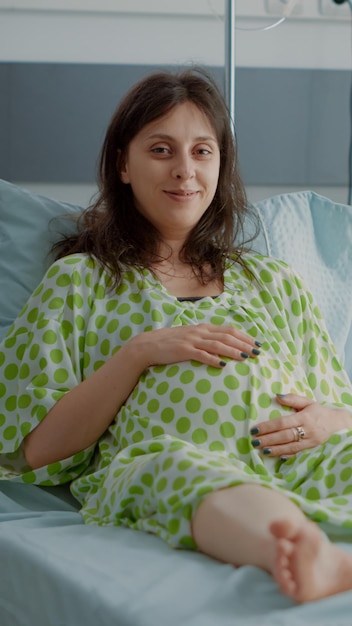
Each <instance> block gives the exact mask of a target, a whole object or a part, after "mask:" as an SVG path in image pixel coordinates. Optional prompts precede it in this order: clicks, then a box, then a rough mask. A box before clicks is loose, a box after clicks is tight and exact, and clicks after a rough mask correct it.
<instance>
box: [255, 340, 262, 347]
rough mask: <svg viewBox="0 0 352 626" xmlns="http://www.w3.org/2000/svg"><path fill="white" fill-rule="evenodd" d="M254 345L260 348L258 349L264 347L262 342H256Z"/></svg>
mask: <svg viewBox="0 0 352 626" xmlns="http://www.w3.org/2000/svg"><path fill="white" fill-rule="evenodd" d="M254 343H255V345H256V346H258V348H261V347H262V345H263V344H262V343H260V341H255V342H254Z"/></svg>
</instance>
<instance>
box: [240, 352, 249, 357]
mask: <svg viewBox="0 0 352 626" xmlns="http://www.w3.org/2000/svg"><path fill="white" fill-rule="evenodd" d="M241 356H242V357H243V358H244V359H248V357H249V354H247V353H246V352H241Z"/></svg>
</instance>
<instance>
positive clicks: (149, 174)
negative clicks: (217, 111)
mask: <svg viewBox="0 0 352 626" xmlns="http://www.w3.org/2000/svg"><path fill="white" fill-rule="evenodd" d="M219 170H220V150H219V145H218V141H217V138H216V134H215V131H214V129H213V128H212V126H211V124H210V122H209V120H208V118H207V116H206V115H205V114H204V113H203V112H202V111H201V110H200V109H198V107H197V106H196V105H195V104H193V103H192V102H185V103H184V104H179V105H176V106H175V107H174V108H173V109H171V111H169V112H168V113H167V114H166V115H163V116H162V117H160V118H158V119H157V120H154V121H153V122H151V123H150V124H147V125H146V126H144V128H142V130H141V131H140V132H139V133H138V134H137V135H136V136H135V137H134V138H133V139H132V141H131V142H130V144H129V146H128V149H127V154H126V159H125V162H124V164H123V166H122V169H121V171H120V176H121V180H122V182H123V183H126V184H130V185H131V188H132V192H133V196H134V199H135V203H136V208H137V209H138V210H139V211H140V212H141V213H142V214H143V215H144V216H145V217H146V218H147V219H148V220H149V221H150V222H151V223H152V224H153V225H154V226H155V227H156V228H157V229H158V230H159V232H160V233H161V235H162V236H163V238H164V239H165V240H170V241H171V240H174V239H178V240H183V239H185V238H186V236H187V234H188V233H189V231H190V230H191V229H192V228H193V227H194V226H195V225H196V224H197V222H198V221H199V219H200V218H201V217H202V215H203V213H204V212H205V211H206V210H207V208H208V207H209V205H210V203H211V201H212V199H213V197H214V195H215V192H216V188H217V184H218V178H219Z"/></svg>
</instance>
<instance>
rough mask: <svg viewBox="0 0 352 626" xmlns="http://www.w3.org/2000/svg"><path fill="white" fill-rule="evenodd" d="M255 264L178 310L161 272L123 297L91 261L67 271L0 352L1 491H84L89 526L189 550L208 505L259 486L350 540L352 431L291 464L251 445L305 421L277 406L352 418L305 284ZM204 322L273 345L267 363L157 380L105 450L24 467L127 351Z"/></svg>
mask: <svg viewBox="0 0 352 626" xmlns="http://www.w3.org/2000/svg"><path fill="white" fill-rule="evenodd" d="M245 258H246V259H247V263H248V265H249V267H250V269H251V272H252V275H253V276H252V278H251V277H249V276H248V273H246V272H245V271H244V270H243V268H242V267H241V266H240V265H238V264H236V263H229V264H228V267H227V269H226V271H225V278H224V291H223V293H222V294H221V295H220V296H218V297H215V298H211V297H204V298H202V299H200V300H197V301H195V302H192V301H179V300H178V299H177V298H176V297H174V296H172V295H171V294H170V293H168V291H167V289H166V288H165V287H163V286H162V285H161V284H160V282H159V281H158V280H157V279H156V277H155V276H154V275H153V274H152V273H151V272H150V271H148V270H144V271H142V272H138V271H133V270H130V271H127V272H126V273H125V274H124V279H123V283H122V285H121V286H120V287H118V288H116V289H115V288H114V289H111V279H110V277H109V275H108V273H107V272H106V271H105V270H103V269H102V268H101V267H100V266H99V265H98V263H97V262H95V261H94V260H91V259H89V258H88V256H86V255H84V254H78V255H73V256H69V257H66V258H64V259H61V260H59V261H57V262H55V263H54V264H53V265H52V266H51V267H50V268H49V270H48V272H47V274H46V276H45V277H44V279H43V281H42V282H41V283H40V285H39V286H38V288H37V289H36V290H35V292H34V294H33V295H32V297H31V298H30V299H29V301H28V302H27V304H26V306H25V307H24V309H23V311H22V312H21V314H20V316H19V317H18V318H17V320H16V321H15V323H14V324H13V325H12V327H11V328H10V330H9V332H8V333H7V336H6V337H5V339H4V340H3V342H2V344H1V345H0V479H2V480H15V481H17V482H18V481H22V482H24V483H36V484H39V485H47V486H48V485H56V484H60V483H64V482H68V481H71V491H72V493H73V495H74V496H75V497H76V498H77V499H78V500H79V502H80V504H81V506H82V508H81V513H82V516H83V518H84V520H85V522H87V523H93V524H102V525H108V524H115V525H123V526H129V527H131V528H136V529H142V530H144V531H146V532H152V533H155V534H157V535H159V536H160V537H162V538H163V539H164V540H165V541H167V542H168V543H169V544H170V545H171V546H173V547H176V548H180V547H184V548H194V547H195V545H194V542H193V540H192V537H191V530H190V521H191V519H192V516H193V515H194V512H195V510H196V508H197V506H198V505H199V503H200V502H201V501H202V499H203V498H204V497H205V496H206V495H207V494H209V493H210V492H212V491H214V490H216V489H220V488H224V487H229V486H232V485H238V484H242V483H247V482H248V483H249V482H250V483H256V484H261V485H264V486H266V487H270V488H272V489H276V490H278V491H280V492H283V493H285V494H287V496H288V497H289V498H290V499H291V500H293V501H294V502H295V503H296V504H298V506H299V507H300V508H301V509H302V510H303V511H304V513H305V514H306V515H307V516H308V517H310V518H311V519H313V520H315V521H317V522H318V523H320V524H321V525H322V527H324V528H325V530H326V529H327V532H328V534H330V535H334V537H341V536H344V537H346V535H347V536H348V535H349V534H350V533H351V528H352V495H351V494H352V480H351V477H352V430H351V431H349V430H343V431H339V432H338V433H335V434H334V435H332V436H331V437H330V438H329V440H328V441H327V442H325V443H324V444H322V445H320V446H318V447H316V448H314V449H311V450H305V451H302V452H301V453H299V454H297V455H295V456H293V457H291V458H290V459H289V460H288V461H286V462H283V461H281V460H280V459H276V458H273V457H267V456H263V454H262V453H260V452H259V451H258V450H257V449H255V448H253V447H252V445H251V436H250V429H251V428H252V427H253V426H254V425H255V424H256V423H257V422H261V421H264V420H268V419H275V418H276V417H279V416H281V415H283V414H284V413H285V412H286V413H292V409H289V408H288V407H286V408H285V407H284V408H283V407H281V406H279V405H278V403H277V402H276V399H275V395H276V394H277V393H297V394H300V395H304V396H308V397H311V398H315V399H316V400H317V401H318V402H320V403H322V404H328V405H330V406H335V407H350V406H351V405H352V388H351V384H350V382H349V380H348V377H347V374H346V373H345V371H344V370H343V368H342V366H341V365H340V363H339V360H338V358H337V356H336V351H335V349H334V347H333V346H332V344H331V341H330V339H329V336H328V334H327V331H326V329H325V326H324V324H323V323H322V319H321V315H320V313H319V311H318V309H317V306H316V305H315V303H314V301H313V298H312V296H311V295H310V293H309V292H307V291H306V289H305V288H304V287H303V285H302V281H301V279H300V277H299V276H298V275H296V274H295V273H294V272H293V271H292V270H291V269H290V268H288V266H287V265H286V264H285V263H283V262H281V261H276V260H273V259H271V258H268V257H263V256H260V255H246V257H245ZM203 322H206V323H212V324H217V325H221V324H227V325H233V326H235V327H237V328H239V329H241V330H242V331H244V332H246V333H248V334H249V335H250V336H252V337H253V338H255V339H256V340H257V341H260V342H261V343H262V344H263V345H262V349H261V354H260V357H256V358H250V359H248V360H246V361H244V362H239V361H233V360H229V359H228V360H227V364H226V366H225V367H224V368H214V367H209V366H206V365H203V364H201V363H199V362H196V361H187V362H181V363H176V364H171V365H160V366H153V367H150V368H149V369H147V370H146V371H144V372H143V374H142V375H141V377H140V379H139V382H138V384H137V385H136V387H135V388H134V389H133V391H132V393H131V394H130V396H129V397H128V398H127V400H126V401H125V403H124V405H123V406H122V407H121V409H120V410H119V412H118V414H117V415H116V419H115V420H114V421H113V422H112V423H111V425H110V427H109V429H108V430H107V431H106V432H105V433H104V434H103V435H102V436H101V438H100V440H99V441H98V442H97V444H96V445H95V446H91V447H90V448H89V449H86V450H83V451H81V452H79V453H77V454H75V455H74V456H73V457H70V458H68V459H65V460H63V461H61V462H55V463H52V464H50V465H48V466H47V467H43V468H40V469H38V470H36V471H32V470H31V469H30V468H28V466H27V467H26V466H25V463H24V457H23V453H22V452H21V451H22V446H21V444H22V442H23V439H24V437H25V436H26V435H27V434H28V433H29V432H30V431H31V430H32V429H33V428H34V427H35V426H37V424H38V423H39V422H40V421H41V420H42V419H45V416H46V414H47V412H48V411H49V410H50V408H51V407H52V406H53V405H54V404H55V403H56V402H57V401H58V400H59V399H60V398H61V397H62V396H63V395H64V394H65V393H67V392H68V391H70V390H71V389H72V388H73V387H75V386H76V385H77V384H79V383H80V382H81V381H82V380H84V379H86V378H87V377H89V376H90V375H91V374H92V373H93V372H94V371H96V370H97V368H99V367H100V366H101V365H102V364H103V363H104V362H105V361H106V360H107V359H109V358H110V357H111V356H112V355H113V354H114V352H116V350H118V349H119V347H120V346H122V345H123V344H124V342H126V341H128V340H129V339H130V338H131V337H132V336H134V335H136V334H138V333H141V332H145V331H148V330H152V329H157V328H162V327H173V326H180V325H189V324H199V323H203ZM116 384H118V379H117V380H116ZM351 412H352V409H351ZM97 419H99V416H97Z"/></svg>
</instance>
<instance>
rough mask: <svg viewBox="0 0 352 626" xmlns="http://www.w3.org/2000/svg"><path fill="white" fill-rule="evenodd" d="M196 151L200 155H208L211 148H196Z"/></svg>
mask: <svg viewBox="0 0 352 626" xmlns="http://www.w3.org/2000/svg"><path fill="white" fill-rule="evenodd" d="M196 153H197V154H200V155H201V156H208V155H209V154H211V150H210V149H209V148H197V149H196Z"/></svg>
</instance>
